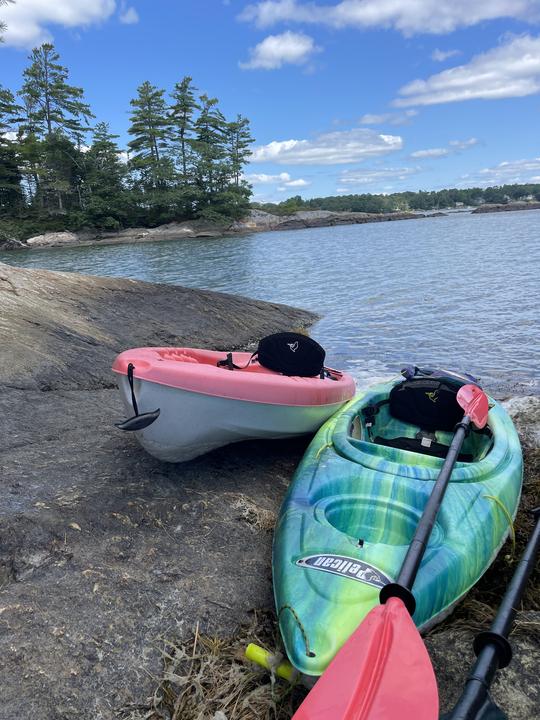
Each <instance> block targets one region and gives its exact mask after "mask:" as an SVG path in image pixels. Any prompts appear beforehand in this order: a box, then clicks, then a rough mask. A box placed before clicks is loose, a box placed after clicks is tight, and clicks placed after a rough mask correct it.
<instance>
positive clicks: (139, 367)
mask: <svg viewBox="0 0 540 720" xmlns="http://www.w3.org/2000/svg"><path fill="white" fill-rule="evenodd" d="M160 352H161V354H159V353H160ZM234 356H235V357H234V358H233V359H234V362H235V363H238V364H240V365H242V364H244V363H245V362H246V361H247V360H249V358H250V355H249V353H235V354H234ZM179 357H182V358H191V359H190V360H181V361H179V360H178V359H177V358H179ZM171 358H172V359H171ZM193 358H195V359H196V360H194V359H193ZM223 358H224V353H218V352H213V351H199V350H195V349H191V348H173V349H171V348H169V349H163V348H140V349H136V350H130V351H127V352H126V353H122V355H120V356H119V357H118V358H117V359H116V361H115V364H114V366H113V370H115V372H116V373H117V375H118V384H119V389H120V393H121V396H122V400H123V403H124V408H125V411H126V415H127V416H128V417H131V416H133V415H134V413H135V410H134V407H133V401H132V393H131V387H130V384H129V379H128V376H127V373H126V368H127V366H128V364H129V363H131V364H132V365H133V366H134V370H133V374H134V377H133V392H134V394H135V398H136V402H137V409H138V411H139V414H144V413H152V412H154V411H155V410H157V409H159V411H160V412H159V417H157V419H156V420H155V421H153V422H152V423H151V424H150V425H148V426H147V427H145V428H144V429H142V430H137V431H135V433H134V434H135V436H136V437H137V439H138V441H139V442H140V444H141V445H142V446H143V447H144V449H145V450H146V451H147V452H149V453H150V454H151V455H153V456H154V457H156V458H157V459H159V460H164V461H167V462H185V461H187V460H191V459H193V458H195V457H197V456H198V455H202V454H203V453H207V452H210V451H211V450H214V449H216V448H218V447H222V446H223V445H227V444H229V443H235V442H239V441H241V440H248V439H277V438H285V437H293V436H296V435H304V434H306V433H313V432H315V431H316V430H317V429H318V428H319V427H320V426H321V425H322V424H323V423H324V422H325V421H326V420H327V419H328V418H329V417H330V416H331V415H333V414H334V413H335V412H336V411H337V410H339V408H340V407H342V406H343V404H344V402H345V401H346V400H347V399H348V397H351V396H352V394H353V393H354V381H353V380H352V378H350V380H349V376H345V381H343V380H341V379H340V380H339V381H335V382H333V381H331V380H321V379H320V378H288V377H285V376H282V375H280V374H278V373H272V372H271V371H267V372H265V371H261V369H260V367H259V366H258V367H256V368H250V371H249V372H248V371H247V369H246V372H244V371H243V370H233V371H230V370H228V369H227V368H219V367H217V360H218V359H223ZM158 363H159V364H158ZM342 377H343V376H340V378H342ZM175 385H176V386H175ZM179 386H180V387H179ZM288 386H289V390H288ZM321 388H322V389H321ZM287 399H290V404H288V403H287ZM308 403H309V404H308Z"/></svg>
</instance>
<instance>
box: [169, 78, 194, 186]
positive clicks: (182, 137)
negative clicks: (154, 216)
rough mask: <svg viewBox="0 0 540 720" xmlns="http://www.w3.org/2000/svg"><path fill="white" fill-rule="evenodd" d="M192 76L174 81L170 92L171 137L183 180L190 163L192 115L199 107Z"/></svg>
mask: <svg viewBox="0 0 540 720" xmlns="http://www.w3.org/2000/svg"><path fill="white" fill-rule="evenodd" d="M191 83H192V78H191V77H190V76H189V75H186V77H184V78H183V79H182V81H181V82H179V83H176V85H175V86H174V91H173V92H172V99H173V100H174V103H173V105H172V106H171V114H170V118H171V124H172V130H173V133H172V137H173V139H174V142H175V143H176V144H177V145H178V149H179V159H180V167H181V171H182V176H183V178H184V180H186V179H187V178H188V166H189V165H190V164H191V159H192V157H191V156H192V152H191V144H192V137H193V131H194V120H193V116H194V114H195V112H196V111H197V110H199V109H200V106H199V105H198V103H197V101H196V100H195V91H196V88H195V87H193V85H192V84H191Z"/></svg>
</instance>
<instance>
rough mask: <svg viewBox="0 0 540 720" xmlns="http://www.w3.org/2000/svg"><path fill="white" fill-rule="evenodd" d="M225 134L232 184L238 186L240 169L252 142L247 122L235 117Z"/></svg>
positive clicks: (248, 154)
mask: <svg viewBox="0 0 540 720" xmlns="http://www.w3.org/2000/svg"><path fill="white" fill-rule="evenodd" d="M227 134H228V141H229V154H230V163H231V171H232V177H233V180H234V184H235V185H236V186H239V185H240V176H241V174H242V168H243V167H244V165H245V164H246V163H247V161H248V159H249V156H250V155H251V150H250V146H251V145H252V143H253V142H254V138H252V137H251V132H250V129H249V120H248V119H247V118H245V117H242V115H237V116H236V120H235V121H233V122H231V123H229V124H228V125H227Z"/></svg>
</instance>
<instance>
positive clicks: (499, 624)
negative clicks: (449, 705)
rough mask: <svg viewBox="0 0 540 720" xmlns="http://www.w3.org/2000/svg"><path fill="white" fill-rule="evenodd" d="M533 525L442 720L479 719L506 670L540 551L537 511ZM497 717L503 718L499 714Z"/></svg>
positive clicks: (538, 512) (539, 520) (539, 523)
mask: <svg viewBox="0 0 540 720" xmlns="http://www.w3.org/2000/svg"><path fill="white" fill-rule="evenodd" d="M535 516H536V518H537V521H536V525H535V527H534V530H533V532H532V535H531V538H530V540H529V542H528V543H527V547H526V548H525V552H524V553H523V556H522V558H521V560H520V562H519V565H518V566H517V568H516V571H515V573H514V575H513V577H512V580H511V581H510V585H509V586H508V589H507V591H506V593H505V594H504V598H503V599H502V602H501V604H500V606H499V610H498V612H497V615H496V617H495V620H494V621H493V623H492V625H491V628H490V629H489V631H488V632H485V633H480V635H478V636H477V637H476V638H475V643H474V647H475V651H476V654H477V655H478V657H477V659H476V662H475V664H474V666H473V668H472V670H471V672H470V673H469V675H468V677H467V682H466V685H465V689H464V690H463V694H462V695H461V697H460V699H459V701H458V703H457V705H456V706H455V708H454V709H453V710H452V712H451V713H449V714H448V715H445V716H444V718H445V720H475V718H477V717H481V715H479V713H481V711H482V710H483V708H484V706H485V705H486V703H487V702H489V699H488V688H489V686H490V685H491V683H492V681H493V678H494V676H495V673H496V672H497V670H498V669H499V668H501V667H506V665H508V663H509V662H510V660H511V657H512V651H511V648H510V644H509V643H508V641H507V637H508V634H509V633H510V629H511V627H512V623H513V621H514V618H515V616H516V612H517V605H518V604H519V602H520V600H521V598H522V596H523V592H524V590H525V586H526V584H527V581H528V579H529V576H530V574H531V572H532V571H533V568H534V565H535V561H536V558H537V556H538V552H539V551H540V510H536V511H535ZM500 717H504V716H503V715H502V714H501V716H500Z"/></svg>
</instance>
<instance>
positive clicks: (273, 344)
mask: <svg viewBox="0 0 540 720" xmlns="http://www.w3.org/2000/svg"><path fill="white" fill-rule="evenodd" d="M325 354H326V353H325V351H324V348H322V347H321V346H320V345H319V343H318V342H316V341H315V340H313V339H312V338H310V337H308V336H307V335H302V334H300V333H292V332H282V333H274V335H267V336H266V337H264V338H262V340H260V342H259V347H258V349H257V359H258V360H259V362H260V363H261V365H264V367H267V368H268V369H269V370H276V371H277V372H280V373H283V374H284V375H297V376H300V377H313V376H315V375H320V374H321V373H322V372H323V368H324V358H325Z"/></svg>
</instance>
